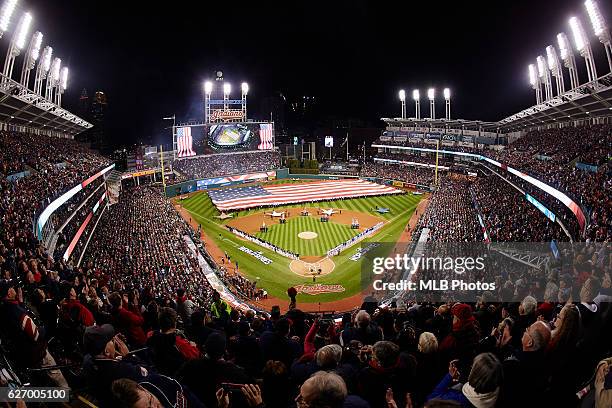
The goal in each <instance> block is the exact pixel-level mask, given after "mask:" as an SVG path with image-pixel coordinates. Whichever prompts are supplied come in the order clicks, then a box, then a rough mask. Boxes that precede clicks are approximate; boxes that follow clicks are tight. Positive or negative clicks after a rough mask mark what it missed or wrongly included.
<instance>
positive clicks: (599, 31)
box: [584, 0, 612, 72]
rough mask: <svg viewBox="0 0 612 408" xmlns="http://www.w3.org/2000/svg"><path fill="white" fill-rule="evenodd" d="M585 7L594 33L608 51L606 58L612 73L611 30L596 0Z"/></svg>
mask: <svg viewBox="0 0 612 408" xmlns="http://www.w3.org/2000/svg"><path fill="white" fill-rule="evenodd" d="M584 6H585V7H586V9H587V14H588V15H589V19H590V20H591V25H592V26H593V32H594V33H595V35H596V36H597V38H599V42H601V43H602V44H603V46H604V48H605V50H606V57H607V58H608V67H609V69H610V72H612V37H611V36H610V30H609V28H608V26H607V24H606V20H605V19H604V17H603V14H602V13H601V10H600V9H599V4H597V2H596V1H595V0H586V1H585V2H584Z"/></svg>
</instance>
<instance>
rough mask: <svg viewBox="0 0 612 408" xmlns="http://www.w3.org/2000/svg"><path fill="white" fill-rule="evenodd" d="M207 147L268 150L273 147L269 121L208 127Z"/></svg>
mask: <svg viewBox="0 0 612 408" xmlns="http://www.w3.org/2000/svg"><path fill="white" fill-rule="evenodd" d="M207 144H208V147H209V148H210V149H211V150H213V151H215V152H220V151H236V150H270V149H272V148H273V147H274V135H273V129H272V124H271V123H223V124H218V125H217V124H214V125H210V126H209V127H208V132H207Z"/></svg>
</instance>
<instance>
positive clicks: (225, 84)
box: [223, 82, 232, 95]
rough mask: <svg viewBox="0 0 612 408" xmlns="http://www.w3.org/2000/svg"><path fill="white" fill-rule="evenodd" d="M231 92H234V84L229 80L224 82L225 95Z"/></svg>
mask: <svg viewBox="0 0 612 408" xmlns="http://www.w3.org/2000/svg"><path fill="white" fill-rule="evenodd" d="M230 92H232V86H231V85H230V83H229V82H226V83H224V84H223V94H224V95H229V94H230Z"/></svg>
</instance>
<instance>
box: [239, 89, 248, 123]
mask: <svg viewBox="0 0 612 408" xmlns="http://www.w3.org/2000/svg"><path fill="white" fill-rule="evenodd" d="M240 90H241V91H242V101H241V102H242V104H241V109H242V118H243V119H244V120H247V102H246V98H247V94H248V93H249V84H247V83H246V82H243V83H242V84H240Z"/></svg>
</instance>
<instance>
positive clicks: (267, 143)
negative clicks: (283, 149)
mask: <svg viewBox="0 0 612 408" xmlns="http://www.w3.org/2000/svg"><path fill="white" fill-rule="evenodd" d="M272 137H273V135H272V124H271V123H260V124H259V146H257V149H258V150H272V149H273V148H274V144H273V141H272Z"/></svg>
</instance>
